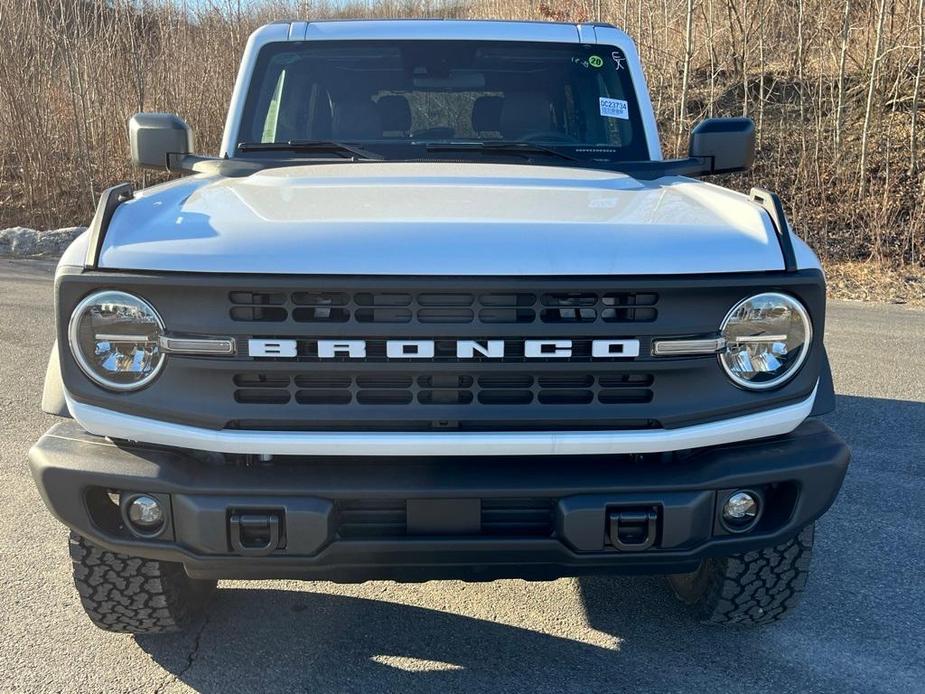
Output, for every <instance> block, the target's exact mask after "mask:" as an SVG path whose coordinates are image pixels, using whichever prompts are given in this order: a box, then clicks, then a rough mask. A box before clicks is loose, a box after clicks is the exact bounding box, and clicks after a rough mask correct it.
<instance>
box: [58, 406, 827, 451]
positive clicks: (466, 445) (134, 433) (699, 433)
mask: <svg viewBox="0 0 925 694" xmlns="http://www.w3.org/2000/svg"><path fill="white" fill-rule="evenodd" d="M815 398H816V392H815V391H813V394H812V395H811V396H810V397H808V398H807V399H806V400H804V401H803V402H799V403H796V404H794V405H788V406H786V407H780V408H777V409H775V410H769V411H767V412H759V413H757V414H751V415H745V416H742V417H734V418H732V419H726V420H723V421H720V422H710V423H708V424H696V425H693V426H689V427H681V428H679V429H662V430H643V431H531V432H524V431H510V432H457V433H447V432H434V433H426V432H425V433H414V432H274V431H216V430H214V429H201V428H198V427H192V426H186V425H183V424H172V423H170V422H161V421H158V420H154V419H145V418H143V417H135V416H133V415H127V414H121V413H119V412H114V411H112V410H106V409H103V408H100V407H94V406H93V405H84V404H82V403H79V402H77V401H75V400H73V399H72V398H71V397H70V396H67V404H68V409H69V410H70V412H71V415H72V416H73V417H74V419H76V420H77V421H78V422H79V423H80V425H81V426H82V427H83V428H84V429H86V430H87V431H88V432H90V433H91V434H97V435H100V436H109V437H112V438H119V439H127V440H129V441H145V442H147V443H153V444H159V445H163V446H177V447H179V448H189V449H193V450H200V451H215V452H219V453H239V454H251V455H261V454H267V455H325V456H376V457H384V456H470V455H471V456H501V455H504V456H509V455H514V456H522V455H618V454H624V453H661V452H665V451H677V450H688V449H691V448H701V447H706V446H718V445H721V444H724V443H732V442H735V441H743V440H746V439H757V438H764V437H766V436H779V435H781V434H787V433H789V432H791V431H793V430H794V429H795V428H796V427H797V426H799V424H800V423H801V422H802V421H803V420H804V419H806V417H807V416H809V413H810V412H811V411H812V408H813V401H814V400H815Z"/></svg>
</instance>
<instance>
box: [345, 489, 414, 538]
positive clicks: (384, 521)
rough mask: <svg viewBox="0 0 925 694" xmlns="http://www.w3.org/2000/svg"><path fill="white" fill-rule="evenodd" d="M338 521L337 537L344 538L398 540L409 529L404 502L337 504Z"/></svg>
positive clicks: (360, 501) (384, 501)
mask: <svg viewBox="0 0 925 694" xmlns="http://www.w3.org/2000/svg"><path fill="white" fill-rule="evenodd" d="M337 519H338V520H337V534H338V535H340V536H341V537H343V538H361V537H400V536H402V535H404V534H405V533H406V532H407V527H408V525H407V511H406V508H405V502H404V500H394V501H393V500H381V499H370V500H355V501H354V500H351V501H340V502H338V504H337Z"/></svg>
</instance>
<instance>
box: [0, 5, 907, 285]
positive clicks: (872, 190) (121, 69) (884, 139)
mask: <svg viewBox="0 0 925 694" xmlns="http://www.w3.org/2000/svg"><path fill="white" fill-rule="evenodd" d="M923 15H925V0H632V1H631V0H598V2H581V1H571V2H569V1H564V2H555V1H554V0H541V1H537V0H471V2H426V1H425V2H419V1H418V0H407V1H406V2H376V3H368V4H361V5H351V4H344V3H343V2H337V3H330V4H327V3H326V0H315V1H312V2H308V1H304V2H274V1H272V0H271V1H268V2H252V3H241V2H237V1H232V0H212V1H211V2H197V3H195V4H192V5H187V4H185V3H184V2H182V1H180V0H135V1H134V2H129V1H127V0H107V1H105V2H101V1H100V0H4V1H3V3H2V4H0V132H2V133H3V139H4V142H3V148H2V150H0V227H4V226H14V225H24V226H32V227H36V228H50V227H60V226H70V225H73V224H77V223H85V222H86V221H87V220H88V219H89V217H90V216H91V214H92V210H93V207H94V204H95V200H96V198H97V196H98V194H99V191H100V190H101V189H103V188H105V187H107V186H109V185H111V184H113V183H115V182H118V181H122V180H129V179H130V180H134V181H136V182H137V183H139V184H144V183H145V182H146V181H145V178H144V175H143V174H142V173H141V172H140V171H137V170H133V169H132V168H131V167H130V164H129V162H128V157H127V138H126V121H127V119H128V118H129V116H131V115H132V114H133V113H135V112H136V111H143V110H163V111H173V112H177V113H179V114H181V115H182V116H183V117H184V118H186V119H187V121H188V122H189V123H190V124H191V126H192V127H193V129H194V132H195V133H196V136H197V148H198V149H199V150H202V151H207V152H208V151H215V150H217V148H218V143H219V139H220V134H221V129H222V125H223V119H224V115H225V109H226V106H227V104H228V100H229V97H230V93H231V88H232V85H233V82H234V78H235V73H236V69H237V65H238V60H239V58H240V55H241V52H242V49H243V46H244V43H245V41H246V39H247V36H248V34H249V33H250V32H251V31H252V30H253V29H254V28H255V27H257V26H259V25H260V24H263V23H265V22H268V21H272V20H274V19H279V18H294V17H298V18H305V19H320V18H327V17H335V16H371V17H393V16H418V17H424V16H436V17H465V18H485V17H492V18H527V19H545V20H552V21H555V20H562V21H580V20H597V19H600V20H602V21H607V22H612V23H613V24H616V25H617V26H620V27H622V28H624V29H625V30H626V31H627V32H628V33H630V34H631V35H632V36H633V37H634V38H635V39H636V41H637V42H638V45H639V48H640V52H641V54H642V57H643V61H644V65H645V69H646V73H647V78H648V81H649V86H650V89H651V91H652V96H653V102H654V105H655V108H656V113H657V117H658V119H659V123H660V128H661V135H662V140H663V143H664V147H665V150H666V154H668V155H673V154H676V153H678V152H681V151H682V150H683V149H684V148H685V147H686V141H687V133H688V132H689V130H690V127H691V126H692V125H693V124H694V123H696V122H697V121H698V120H700V119H702V118H704V117H708V116H723V115H740V114H745V115H748V116H751V117H752V118H753V119H755V121H756V123H757V126H758V147H759V152H758V157H757V166H756V168H755V169H754V170H753V171H752V172H749V173H748V174H744V175H739V176H734V177H727V179H726V180H723V181H721V182H722V183H723V184H724V185H729V186H731V187H733V188H737V189H740V190H746V189H747V188H749V187H750V186H751V185H753V184H760V185H764V186H767V187H770V188H772V189H775V190H777V191H778V192H779V193H780V194H781V195H782V197H783V198H784V200H785V203H786V206H787V209H788V212H789V214H790V216H791V219H792V221H793V223H794V224H795V225H796V226H797V228H798V229H799V231H800V233H801V234H802V235H803V236H804V237H805V238H807V239H808V240H809V241H810V243H812V244H813V246H814V247H815V248H816V249H817V250H818V252H819V253H820V254H821V255H822V256H823V258H824V259H825V260H827V261H829V262H833V263H834V262H839V263H843V262H848V261H851V262H858V261H860V262H864V261H871V260H873V261H875V262H876V263H878V264H879V265H881V266H883V267H887V266H888V267H892V268H898V267H902V268H906V270H901V272H905V273H906V274H908V272H910V270H908V268H915V267H918V268H921V267H922V266H923V264H925V144H923V143H925V136H923V133H922V129H923V126H925V123H923V114H922V113H921V112H920V104H921V102H922V100H923V96H922V92H923V90H925V85H923V84H922V82H923V80H922V72H923V48H925V20H923ZM147 182H148V183H150V176H149V180H148V181H147ZM848 267H850V266H848Z"/></svg>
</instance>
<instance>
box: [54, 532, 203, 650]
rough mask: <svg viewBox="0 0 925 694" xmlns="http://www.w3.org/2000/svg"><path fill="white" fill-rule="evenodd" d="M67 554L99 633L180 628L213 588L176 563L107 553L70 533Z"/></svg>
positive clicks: (85, 606)
mask: <svg viewBox="0 0 925 694" xmlns="http://www.w3.org/2000/svg"><path fill="white" fill-rule="evenodd" d="M70 553H71V563H72V565H73V569H74V585H76V586H77V592H78V593H80V602H81V603H82V604H83V608H84V611H85V612H86V613H87V616H88V617H89V618H90V621H92V622H93V623H94V624H95V625H96V626H98V627H99V628H100V629H104V630H105V631H115V632H121V633H129V634H163V633H168V632H172V631H181V630H182V629H183V628H184V627H186V626H188V625H189V624H190V623H191V622H192V621H193V620H195V619H196V617H198V616H199V613H200V612H201V610H202V608H203V607H204V606H205V603H206V602H207V601H208V598H209V596H210V595H211V594H212V592H213V591H214V590H215V581H202V580H196V579H192V578H190V577H189V576H187V575H186V572H185V571H184V570H183V565H182V564H176V563H173V562H165V561H155V560H153V559H142V558H141V557H131V556H129V555H127V554H119V553H118V552H110V551H108V550H105V549H103V548H102V547H97V546H96V545H94V544H92V543H91V542H89V541H88V540H87V539H86V538H84V537H83V536H81V535H78V534H77V533H75V532H73V531H71V537H70Z"/></svg>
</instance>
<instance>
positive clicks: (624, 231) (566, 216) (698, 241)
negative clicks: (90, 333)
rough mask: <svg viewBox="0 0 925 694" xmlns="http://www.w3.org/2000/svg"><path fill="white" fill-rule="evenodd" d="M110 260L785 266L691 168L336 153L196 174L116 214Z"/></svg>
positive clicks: (547, 270)
mask: <svg viewBox="0 0 925 694" xmlns="http://www.w3.org/2000/svg"><path fill="white" fill-rule="evenodd" d="M100 266H101V267H104V268H112V269H130V270H154V271H180V272H233V273H293V274H351V275H355V274H362V275H457V276H473V275H482V276H487V275H503V276H511V275H571V276H591V275H640V274H645V275H672V274H707V273H721V272H760V271H766V270H780V269H783V258H782V255H781V251H780V246H779V244H778V242H777V239H776V237H775V235H774V231H773V228H772V226H771V222H770V219H769V218H768V216H767V215H766V214H764V213H763V212H762V210H761V208H760V207H758V206H757V205H755V204H754V203H751V202H749V201H748V199H747V198H746V197H745V196H743V195H739V194H737V193H734V192H732V191H729V190H726V189H723V188H719V187H717V186H709V185H705V184H703V183H702V182H699V181H694V180H691V179H686V178H680V177H670V178H662V179H659V180H657V181H638V180H635V179H633V178H630V177H627V176H626V175H623V174H618V173H611V172H605V171H593V170H589V169H579V168H563V167H551V166H527V165H516V164H514V165H503V164H477V163H472V164H448V163H447V164H444V163H415V164H410V163H408V164H406V163H375V162H366V163H364V162H359V163H341V164H329V165H309V166H293V167H288V168H278V169H267V170H264V171H261V172H259V173H256V174H253V175H251V176H248V177H245V178H229V179H209V178H205V177H200V176H194V177H190V178H185V179H181V180H178V181H173V182H171V183H169V184H166V185H164V186H158V187H155V188H149V189H147V190H144V191H141V192H139V194H138V195H137V196H136V197H135V199H134V200H131V201H129V202H126V203H123V204H122V205H120V206H119V208H118V209H117V210H116V213H115V215H114V217H113V220H112V224H111V227H110V232H109V234H107V236H106V239H105V243H104V245H103V250H102V254H101V256H100Z"/></svg>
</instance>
